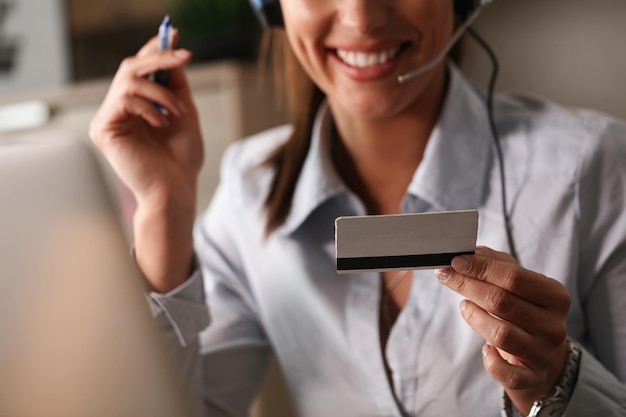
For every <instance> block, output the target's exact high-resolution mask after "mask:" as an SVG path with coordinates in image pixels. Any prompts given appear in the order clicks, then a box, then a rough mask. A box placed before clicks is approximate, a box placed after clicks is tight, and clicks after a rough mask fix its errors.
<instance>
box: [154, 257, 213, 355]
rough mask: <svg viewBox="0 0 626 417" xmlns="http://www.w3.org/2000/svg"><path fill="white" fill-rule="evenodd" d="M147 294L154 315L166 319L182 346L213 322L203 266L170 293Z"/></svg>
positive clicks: (187, 344)
mask: <svg viewBox="0 0 626 417" xmlns="http://www.w3.org/2000/svg"><path fill="white" fill-rule="evenodd" d="M147 295H148V299H149V302H150V309H151V311H152V315H153V316H154V317H155V318H157V319H164V320H165V322H166V324H167V325H168V326H169V327H171V329H172V331H173V332H174V334H175V335H176V338H177V339H178V342H179V343H180V345H181V346H183V347H187V346H190V345H191V343H192V342H193V341H195V340H196V339H197V338H198V333H200V332H201V331H202V330H204V329H205V328H206V327H207V326H208V325H209V324H210V322H211V320H210V316H209V309H208V307H207V305H206V302H205V296H204V283H203V280H202V272H201V270H200V268H196V269H195V270H194V271H193V273H192V274H191V276H190V277H189V278H188V279H187V280H186V281H185V282H184V283H183V284H181V285H180V286H178V287H177V288H175V289H173V290H172V291H170V292H168V293H167V294H159V293H156V292H150V293H149V294H147Z"/></svg>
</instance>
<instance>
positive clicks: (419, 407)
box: [90, 0, 626, 416]
mask: <svg viewBox="0 0 626 417" xmlns="http://www.w3.org/2000/svg"><path fill="white" fill-rule="evenodd" d="M473 3H474V2H472V1H469V2H464V1H456V2H453V1H451V0H448V1H431V0H398V1H394V2H386V1H376V0H340V1H335V0H333V1H331V0H283V1H282V2H281V6H282V14H283V18H284V22H285V34H286V38H287V39H288V44H289V46H290V48H291V50H292V52H293V55H294V56H295V58H296V59H297V63H298V64H299V66H301V68H302V69H303V70H304V72H303V73H301V74H299V75H298V74H295V75H294V74H292V77H291V78H292V79H291V81H293V83H292V89H291V93H292V94H294V95H295V96H296V97H297V101H296V108H295V109H294V112H293V113H294V123H293V124H292V125H291V126H283V127H279V128H276V129H273V130H270V131H268V132H264V133H261V134H259V135H258V136H256V137H253V138H249V139H247V140H245V141H241V142H239V143H236V144H234V145H233V146H231V148H230V149H229V150H228V151H227V152H226V154H225V156H224V159H223V165H222V171H221V184H220V186H219V188H218V190H217V192H216V195H215V197H214V200H213V202H212V204H211V207H210V208H209V209H208V211H207V212H206V213H205V214H204V215H203V216H202V217H201V218H200V220H199V221H198V223H197V227H196V229H195V240H193V241H192V227H193V221H194V210H193V207H194V206H195V201H196V184H197V174H198V170H199V167H200V165H201V161H202V146H201V138H200V132H199V128H198V115H197V113H196V110H195V108H194V104H193V102H192V99H191V95H190V92H189V87H188V84H187V82H186V80H185V77H184V74H183V70H182V68H183V67H184V66H185V65H186V64H187V63H188V62H189V60H190V59H191V57H190V53H189V52H188V51H185V50H177V51H164V52H156V40H154V39H153V40H152V41H150V42H149V43H148V44H146V46H144V48H143V49H142V50H141V51H140V52H139V53H138V54H137V56H135V57H131V58H128V59H126V60H125V61H124V62H123V64H122V66H121V67H120V69H119V71H118V73H117V74H116V76H115V78H114V80H113V83H112V85H111V89H110V91H109V93H108V95H107V97H106V98H105V100H104V102H103V104H102V106H101V108H100V110H99V112H98V114H97V115H96V117H95V118H94V120H93V122H92V125H91V132H90V134H91V136H92V138H93V140H94V141H95V143H96V144H97V146H98V147H99V148H100V149H101V150H102V152H103V153H104V154H105V156H106V157H107V158H108V160H109V161H110V163H111V164H112V166H113V167H114V169H115V170H116V172H117V173H118V175H119V176H120V178H121V179H122V181H124V182H125V183H126V185H127V186H128V187H129V188H130V189H131V190H132V192H133V193H134V195H135V197H136V199H137V201H138V209H137V212H136V215H135V217H134V232H135V254H136V258H137V263H138V265H139V267H140V268H141V270H142V271H143V273H144V275H145V277H146V279H147V281H148V282H149V284H150V285H151V287H152V289H153V292H152V300H153V301H154V308H155V314H156V315H157V317H158V318H159V320H160V322H161V323H162V325H163V327H164V329H165V331H166V332H167V333H168V334H169V335H170V336H171V337H172V339H173V340H174V341H175V342H176V345H177V346H178V348H177V354H178V357H179V359H180V366H181V369H182V370H183V373H184V374H185V375H186V379H187V380H188V381H189V382H190V393H191V397H192V398H194V399H195V406H196V408H197V409H198V412H199V414H201V415H213V414H217V415H221V414H226V415H237V416H239V415H245V414H246V411H247V407H248V405H249V401H250V399H251V398H252V396H253V395H254V393H255V392H256V390H257V388H258V386H259V384H260V382H261V380H262V378H263V373H264V369H265V366H266V362H267V358H268V355H269V354H270V352H271V351H273V352H274V354H275V355H276V357H277V358H278V361H279V363H280V365H281V368H282V370H283V373H284V374H285V377H286V381H287V384H288V387H289V391H290V394H291V399H292V403H293V405H294V408H295V409H296V411H297V412H298V413H299V414H300V415H304V416H319V415H359V416H360V415H376V416H378V415H380V416H383V415H384V416H386V415H394V416H399V415H420V416H440V415H476V416H485V415H487V416H497V415H499V413H500V410H501V408H502V404H503V403H504V404H506V406H505V409H506V410H505V413H506V414H508V415H515V413H521V414H523V415H526V414H528V413H531V414H532V415H547V414H548V413H553V414H550V415H565V414H563V408H564V406H567V411H566V413H567V414H566V415H567V416H578V415H580V416H582V415H592V414H593V415H603V416H618V415H626V394H625V392H626V390H625V388H624V385H623V381H624V380H625V379H626V327H625V325H624V324H622V323H621V322H622V321H623V320H622V319H621V318H622V317H624V316H625V315H626V304H625V303H624V302H623V300H622V298H623V297H622V296H621V295H620V293H621V294H623V292H624V290H626V210H624V208H625V206H626V197H625V193H624V185H625V184H626V168H625V164H624V160H625V157H626V128H625V127H624V125H622V124H620V123H618V122H615V121H613V120H609V119H607V118H605V117H602V116H599V115H591V114H585V115H577V114H573V113H568V112H566V111H565V110H563V109H561V108H559V107H557V106H555V105H552V104H549V103H544V102H539V101H537V100H531V99H528V98H524V97H506V98H500V99H498V100H497V101H496V103H495V108H494V114H495V115H496V128H497V130H498V132H499V134H500V136H501V145H502V151H503V155H504V156H503V158H504V164H505V166H506V168H507V174H508V176H507V182H506V188H507V191H508V193H509V196H510V201H509V204H508V207H507V211H508V215H509V217H510V222H511V224H512V233H513V237H514V241H515V244H516V246H517V255H518V259H517V260H515V259H514V258H513V257H512V256H510V255H508V254H507V253H506V252H507V251H508V250H509V246H508V245H507V239H506V228H505V227H504V225H503V220H502V218H503V216H502V210H501V208H500V204H501V194H500V192H499V187H500V178H501V177H500V176H499V174H498V162H497V159H496V158H495V155H494V152H493V150H492V147H491V135H492V133H491V131H490V128H489V120H488V117H487V113H486V111H485V106H484V101H485V97H484V96H483V95H482V94H481V93H480V92H478V91H476V90H475V89H473V88H472V87H471V86H470V85H468V84H467V82H466V81H465V80H464V79H463V77H462V75H461V74H460V73H459V72H458V70H457V69H456V68H455V67H454V65H452V64H449V63H446V62H445V61H441V62H439V63H438V64H437V65H435V66H434V67H432V68H431V69H429V70H427V71H425V72H423V73H422V74H420V75H419V76H417V77H415V78H414V79H412V80H411V81H410V82H409V83H407V84H402V85H401V84H399V83H398V82H397V77H398V76H399V75H402V74H406V73H408V72H410V71H411V70H413V69H415V68H420V67H423V66H424V65H426V64H427V63H429V62H432V61H433V59H435V57H436V56H437V55H438V54H439V53H440V52H441V51H442V50H443V49H444V48H445V47H446V45H447V44H448V43H449V42H450V39H451V36H452V33H453V29H454V27H455V25H456V24H458V23H459V21H460V20H462V17H463V16H460V14H461V13H455V11H456V12H459V11H460V10H461V8H462V7H471V6H472V5H473ZM159 69H165V70H168V71H170V74H171V75H170V85H169V89H167V88H163V87H162V86H159V85H156V84H153V83H151V82H149V81H148V80H147V75H149V74H150V73H153V72H155V71H157V70H159ZM304 74H306V75H304ZM296 85H297V88H296V87H294V86H296ZM153 103H159V104H160V105H161V106H162V107H164V108H165V109H167V111H166V112H164V113H161V112H159V111H157V109H156V107H155V106H154V105H153ZM461 209H477V210H478V211H479V213H480V226H479V236H478V244H479V245H481V247H479V248H478V249H477V253H476V255H474V256H462V257H457V258H455V259H454V260H453V261H452V266H451V267H450V268H446V269H442V270H438V271H436V272H435V274H433V272H432V271H415V272H412V273H411V274H409V273H405V272H402V273H395V272H389V273H387V272H385V273H382V274H377V273H361V274H354V275H344V276H338V275H337V274H336V271H335V259H334V256H335V254H334V247H333V243H334V242H333V233H334V231H333V223H334V219H335V218H336V217H338V216H345V215H365V214H396V213H402V212H425V211H448V210H461ZM194 244H195V253H196V255H197V260H198V263H199V266H200V267H199V268H196V267H195V265H196V264H195V262H194V255H193V254H194V250H193V248H194ZM490 248H493V249H490ZM435 277H436V278H438V279H435ZM442 284H443V285H442ZM204 289H205V290H206V298H205V296H204ZM206 306H208V309H209V310H210V312H211V324H210V325H209V326H208V327H206V326H207V324H208V316H207V308H206ZM459 308H460V311H459ZM205 327H206V329H205V330H204V331H202V330H203V329H204V328H205ZM198 332H201V333H199V334H198ZM557 388H558V389H557ZM503 394H504V401H503V400H502V397H503ZM547 399H549V401H544V403H536V405H535V407H534V409H533V410H532V411H531V408H532V407H533V404H535V402H536V401H538V400H547ZM559 407H561V408H559ZM554 413H556V414H554Z"/></svg>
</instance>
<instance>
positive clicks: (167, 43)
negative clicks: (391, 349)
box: [150, 15, 174, 115]
mask: <svg viewBox="0 0 626 417" xmlns="http://www.w3.org/2000/svg"><path fill="white" fill-rule="evenodd" d="M173 35H174V32H173V31H172V24H171V22H170V17H169V15H168V16H165V17H164V18H163V22H161V25H160V26H159V43H158V45H157V49H158V50H159V51H165V50H169V49H172V46H173V43H174V36H173ZM150 80H151V81H154V82H155V83H158V84H161V85H163V86H167V81H168V73H167V71H165V70H159V71H157V72H155V73H154V74H150ZM154 107H156V108H157V110H158V111H159V112H161V113H162V114H164V115H167V114H168V111H167V109H165V108H164V107H162V106H161V105H159V104H158V103H154Z"/></svg>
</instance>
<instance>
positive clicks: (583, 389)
mask: <svg viewBox="0 0 626 417" xmlns="http://www.w3.org/2000/svg"><path fill="white" fill-rule="evenodd" d="M587 416H603V417H624V416H626V387H625V386H624V384H623V383H621V382H620V381H619V380H618V379H617V378H616V377H614V376H613V375H612V374H611V373H610V372H609V371H607V369H606V368H604V366H602V364H601V363H600V362H599V361H598V360H597V359H596V358H594V357H593V355H591V354H590V353H589V352H588V351H586V350H584V349H583V351H582V354H581V357H580V368H579V372H578V381H577V382H576V387H575V388H574V392H573V393H572V397H571V398H570V401H569V404H568V405H567V409H566V410H565V414H564V417H587Z"/></svg>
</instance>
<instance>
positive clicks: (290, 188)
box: [265, 29, 325, 234]
mask: <svg viewBox="0 0 626 417" xmlns="http://www.w3.org/2000/svg"><path fill="white" fill-rule="evenodd" d="M265 36H266V37H270V38H271V44H272V45H271V49H272V51H271V57H269V59H270V61H271V65H272V67H273V70H274V84H275V90H276V93H277V95H278V96H282V98H283V99H284V100H285V101H286V104H287V106H288V109H289V116H290V119H291V125H292V127H293V131H292V133H291V136H290V137H289V139H288V140H287V141H286V142H285V143H284V144H282V145H281V146H279V147H278V148H276V150H275V151H274V152H273V153H272V154H271V155H270V156H269V158H268V159H267V160H266V161H265V165H267V166H270V167H272V168H273V170H274V178H273V180H272V184H271V187H270V191H269V193H268V195H267V198H266V200H265V208H266V210H267V223H266V233H267V234H270V233H271V232H273V231H274V230H276V228H278V227H279V226H280V225H282V224H283V223H284V222H285V219H286V218H287V216H288V215H289V211H290V210H291V200H292V199H293V194H294V191H295V188H296V183H297V181H298V177H299V176H300V171H301V170H302V165H303V164H304V160H305V158H306V155H307V152H308V151H309V146H310V144H311V134H312V131H313V124H314V122H315V115H316V113H317V109H318V108H319V106H320V105H321V103H322V102H323V101H324V98H325V94H324V93H323V92H322V90H320V89H319V87H317V85H315V83H313V81H311V79H310V78H309V76H308V75H307V74H306V73H305V71H304V69H303V68H302V67H301V66H300V63H299V62H298V59H297V58H296V57H295V55H294V54H293V51H292V50H291V47H290V46H289V41H288V40H287V36H286V35H285V32H284V31H283V30H282V29H271V32H268V33H266V34H265Z"/></svg>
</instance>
